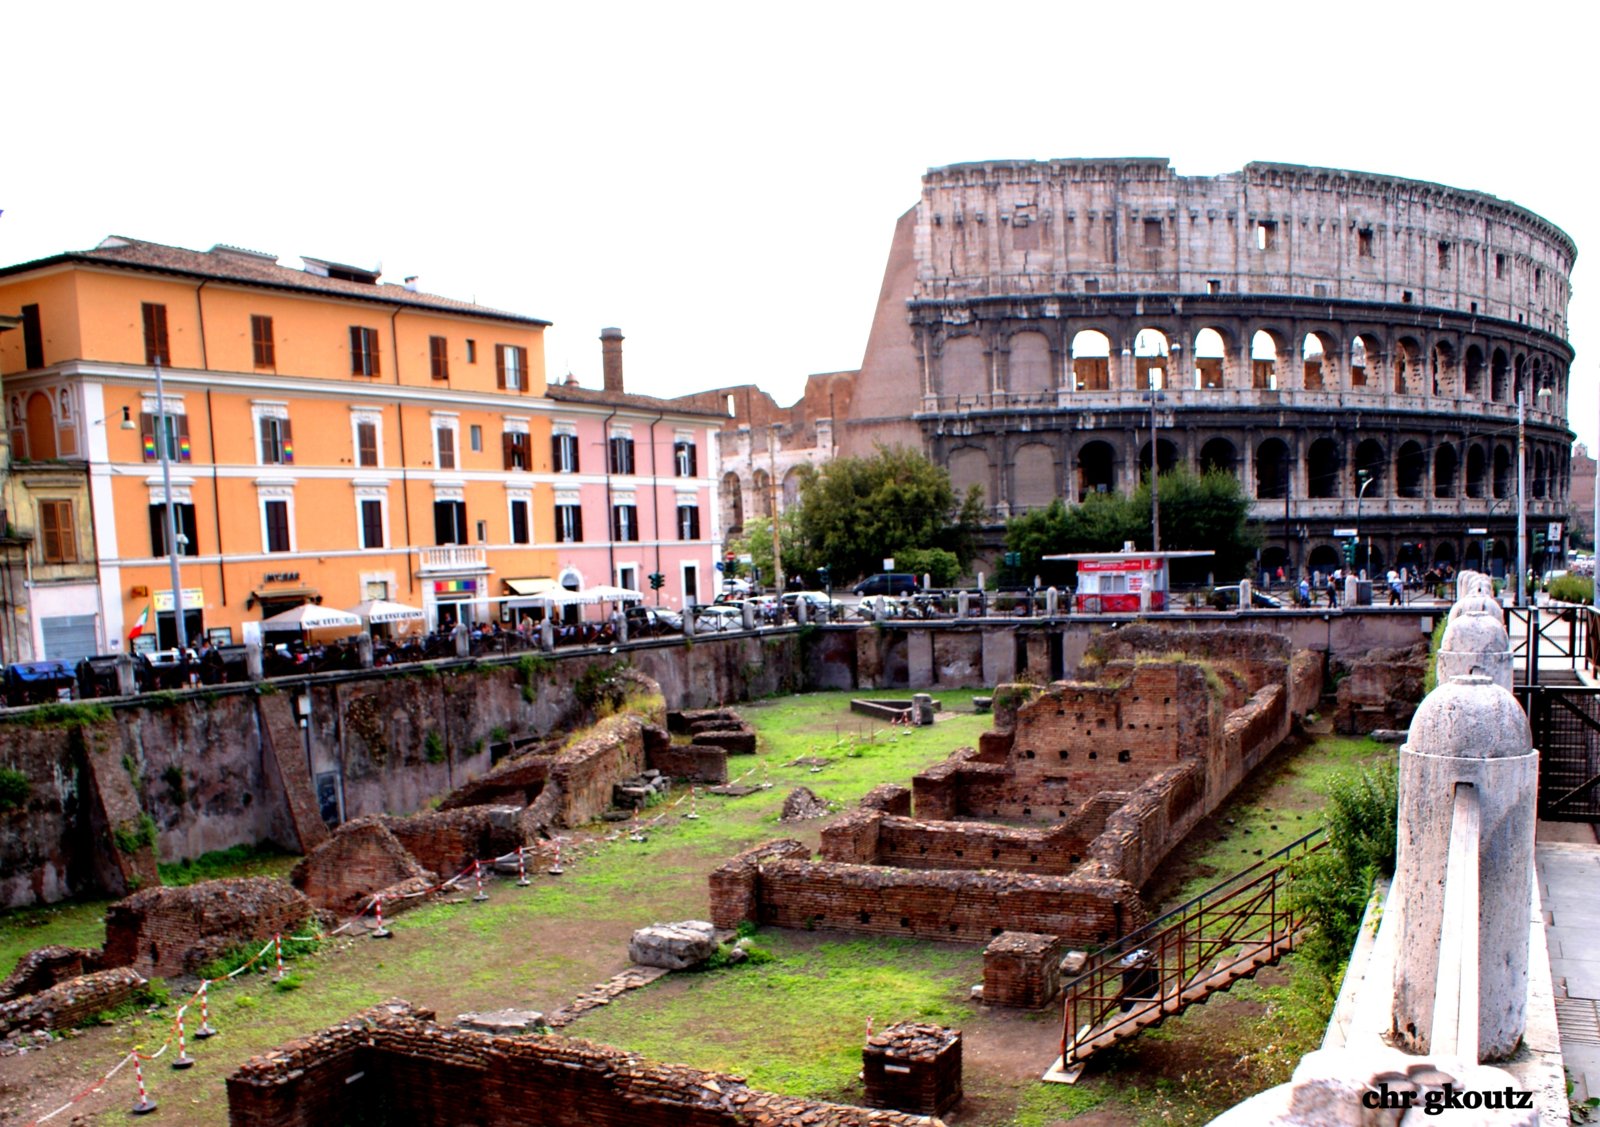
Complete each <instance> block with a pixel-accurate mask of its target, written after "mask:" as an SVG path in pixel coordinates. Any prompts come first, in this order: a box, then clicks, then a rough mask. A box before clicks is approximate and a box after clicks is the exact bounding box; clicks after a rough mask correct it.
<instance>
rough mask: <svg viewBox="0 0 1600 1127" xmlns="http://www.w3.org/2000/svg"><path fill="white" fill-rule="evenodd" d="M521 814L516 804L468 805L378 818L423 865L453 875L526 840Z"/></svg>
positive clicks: (510, 849)
mask: <svg viewBox="0 0 1600 1127" xmlns="http://www.w3.org/2000/svg"><path fill="white" fill-rule="evenodd" d="M521 814H522V811H521V810H520V809H518V808H517V807H515V806H469V807H467V808H465V809H461V810H422V811H419V812H417V813H415V814H408V815H406V816H405V817H403V818H380V819H379V821H381V822H382V823H383V826H384V828H385V829H387V830H388V831H389V832H390V833H391V834H393V835H394V837H395V840H397V841H398V842H399V843H400V845H401V846H402V847H403V848H404V849H405V851H406V852H407V853H409V854H411V856H413V857H415V858H416V859H417V861H418V862H419V863H420V864H421V865H422V867H423V868H425V869H431V870H433V871H434V872H436V873H438V874H440V875H441V876H446V877H453V876H455V875H456V874H457V873H459V872H461V870H462V869H464V868H466V867H467V866H469V865H471V864H472V862H473V861H475V860H480V859H483V858H488V857H499V856H502V855H503V854H506V853H514V852H516V849H517V847H518V846H519V845H523V844H525V842H526V840H527V839H526V838H525V837H524V836H523V830H522V826H521V824H520V818H521ZM369 891H376V889H369Z"/></svg>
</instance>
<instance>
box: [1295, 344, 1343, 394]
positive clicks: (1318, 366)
mask: <svg viewBox="0 0 1600 1127" xmlns="http://www.w3.org/2000/svg"><path fill="white" fill-rule="evenodd" d="M1334 355H1335V345H1334V341H1333V338H1332V337H1330V336H1329V335H1328V334H1326V333H1321V332H1311V333H1307V334H1306V335H1305V338H1304V339H1303V340H1302V341H1301V342H1300V365H1301V370H1302V372H1303V373H1304V379H1305V384H1304V385H1303V386H1304V387H1305V389H1306V390H1307V391H1337V390H1338V389H1339V372H1338V367H1337V364H1338V361H1337V360H1335V359H1334Z"/></svg>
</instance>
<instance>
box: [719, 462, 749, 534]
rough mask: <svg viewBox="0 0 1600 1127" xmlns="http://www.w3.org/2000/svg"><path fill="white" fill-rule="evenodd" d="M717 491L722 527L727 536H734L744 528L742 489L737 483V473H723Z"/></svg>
mask: <svg viewBox="0 0 1600 1127" xmlns="http://www.w3.org/2000/svg"><path fill="white" fill-rule="evenodd" d="M718 493H719V495H720V496H719V499H720V500H721V502H722V527H723V528H725V529H726V530H727V533H728V535H729V536H736V535H738V534H739V532H741V531H742V530H743V529H744V490H743V489H742V488H741V487H740V485H739V475H738V474H736V473H725V474H723V475H722V487H721V488H720V489H719V490H718Z"/></svg>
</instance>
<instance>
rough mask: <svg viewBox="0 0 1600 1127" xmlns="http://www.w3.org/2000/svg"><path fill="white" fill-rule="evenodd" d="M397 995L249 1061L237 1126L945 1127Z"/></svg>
mask: <svg viewBox="0 0 1600 1127" xmlns="http://www.w3.org/2000/svg"><path fill="white" fill-rule="evenodd" d="M433 1017H434V1015H433V1014H432V1013H429V1012H427V1011H420V1010H413V1009H411V1007H409V1006H407V1005H406V1004H405V1003H388V1004H386V1005H383V1006H378V1007H375V1008H374V1009H372V1010H368V1011H366V1012H365V1013H362V1014H359V1015H357V1016H356V1017H354V1018H352V1019H351V1020H349V1021H347V1022H345V1023H343V1024H342V1025H338V1026H335V1027H333V1028H332V1029H327V1030H324V1031H322V1032H320V1033H317V1034H313V1035H312V1036H310V1037H306V1038H302V1039H300V1040H296V1041H292V1042H290V1043H289V1044H287V1045H284V1046H282V1047H281V1048H279V1049H278V1050H277V1051H275V1052H273V1053H270V1054H268V1055H266V1056H261V1057H255V1058H252V1059H251V1060H249V1061H247V1062H246V1063H245V1064H244V1065H243V1066H242V1067H241V1068H239V1070H238V1071H236V1072H235V1073H233V1075H231V1076H230V1077H228V1116H229V1122H230V1123H232V1124H234V1125H235V1127H323V1125H324V1124H329V1123H349V1122H356V1121H359V1122H362V1123H366V1124H371V1125H373V1127H385V1125H388V1124H395V1125H400V1124H404V1125H406V1127H435V1125H436V1127H454V1125H455V1124H459V1123H474V1124H479V1125H480V1127H497V1125H505V1127H510V1125H512V1124H521V1123H527V1122H530V1115H532V1114H533V1113H534V1109H536V1111H537V1118H538V1122H540V1123H541V1124H544V1125H546V1127H756V1125H760V1127H802V1125H803V1127H941V1123H940V1121H939V1120H937V1119H927V1118H923V1117H921V1116H917V1115H906V1114H902V1113H900V1112H894V1111H868V1110H866V1109H864V1108H857V1107H849V1106H847V1105H843V1104H830V1103H822V1102H818V1101H811V1100H799V1099H792V1098H790V1097H787V1096H778V1095H773V1094H771V1093H768V1092H761V1091H757V1090H755V1089H753V1088H750V1087H748V1086H746V1085H745V1083H744V1081H743V1080H741V1079H740V1078H739V1077H736V1076H727V1075H722V1074H719V1073H711V1072H703V1071H700V1070H699V1069H693V1068H684V1067H681V1066H676V1065H655V1064H649V1063H647V1062H645V1061H644V1060H643V1059H641V1058H640V1057H638V1056H637V1055H635V1054H633V1053H625V1052H622V1051H620V1050H618V1049H613V1048H609V1047H607V1046H605V1045H597V1044H594V1043H593V1042H590V1041H580V1040H569V1039H567V1038H564V1037H556V1036H538V1035H534V1036H526V1037H496V1036H491V1035H489V1034H486V1033H476V1032H471V1031H467V1030H459V1029H442V1028H440V1027H439V1026H437V1025H435V1024H433Z"/></svg>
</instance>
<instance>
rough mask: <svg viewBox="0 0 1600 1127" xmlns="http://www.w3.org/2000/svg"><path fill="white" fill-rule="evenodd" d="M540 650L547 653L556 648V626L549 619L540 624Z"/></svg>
mask: <svg viewBox="0 0 1600 1127" xmlns="http://www.w3.org/2000/svg"><path fill="white" fill-rule="evenodd" d="M539 648H540V649H541V650H543V651H544V652H545V653H549V652H550V651H551V650H553V649H555V648H556V624H555V623H554V622H551V621H550V619H549V617H546V618H545V620H544V621H543V622H541V623H539Z"/></svg>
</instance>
